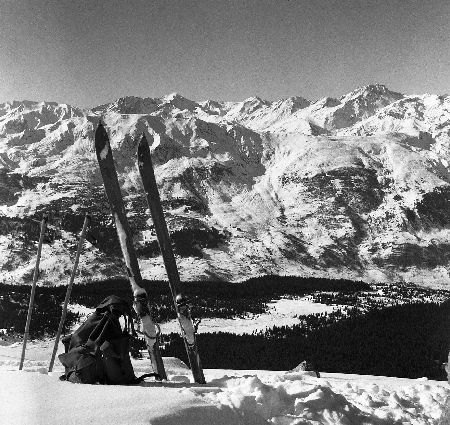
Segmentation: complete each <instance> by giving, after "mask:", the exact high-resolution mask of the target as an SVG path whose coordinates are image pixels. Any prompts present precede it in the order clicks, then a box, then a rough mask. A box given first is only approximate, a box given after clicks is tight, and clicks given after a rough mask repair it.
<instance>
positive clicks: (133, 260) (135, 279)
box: [95, 122, 167, 379]
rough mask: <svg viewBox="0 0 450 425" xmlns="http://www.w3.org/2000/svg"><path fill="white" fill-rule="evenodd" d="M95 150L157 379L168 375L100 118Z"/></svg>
mask: <svg viewBox="0 0 450 425" xmlns="http://www.w3.org/2000/svg"><path fill="white" fill-rule="evenodd" d="M95 151H96V155H97V160H98V163H99V166H100V172H101V175H102V179H103V185H104V187H105V191H106V196H107V198H108V201H109V205H110V208H111V212H112V215H113V218H114V222H115V225H116V230H117V235H118V237H119V242H120V248H121V250H122V254H123V258H124V260H125V265H126V268H127V274H128V278H129V281H130V284H131V289H132V291H133V296H134V304H133V307H134V309H135V310H136V313H137V314H138V316H139V318H140V320H141V333H142V334H143V335H144V337H145V342H146V344H147V349H148V352H149V355H150V359H151V362H152V366H153V371H154V372H155V373H156V374H157V375H158V376H159V378H160V379H167V375H166V372H165V369H164V363H163V361H162V357H161V352H160V349H159V330H157V325H156V324H155V321H154V320H153V317H152V311H151V307H150V304H149V300H148V296H147V292H146V290H145V289H144V288H143V287H142V276H141V271H140V269H139V263H138V260H137V256H136V252H135V250H134V247H133V240H132V235H131V229H130V225H129V224H128V220H127V216H126V212H125V206H124V202H123V198H122V193H121V191H120V185H119V179H118V177H117V172H116V167H115V165H114V158H113V155H112V150H111V145H110V143H109V137H108V134H107V133H106V130H105V128H104V126H103V124H102V123H101V122H99V124H98V126H97V130H96V131H95Z"/></svg>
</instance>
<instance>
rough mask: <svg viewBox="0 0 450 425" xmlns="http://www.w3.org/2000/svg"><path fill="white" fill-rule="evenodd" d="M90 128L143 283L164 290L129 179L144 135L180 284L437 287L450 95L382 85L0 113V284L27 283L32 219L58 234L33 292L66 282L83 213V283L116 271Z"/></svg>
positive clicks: (446, 199)
mask: <svg viewBox="0 0 450 425" xmlns="http://www.w3.org/2000/svg"><path fill="white" fill-rule="evenodd" d="M100 118H101V119H102V121H103V122H104V123H105V125H106V129H107V130H108V133H109V136H110V140H111V145H112V148H113V150H114V157H115V160H116V163H117V169H118V173H119V179H120V181H121V185H122V189H123V192H124V195H125V200H126V204H127V209H128V211H129V215H130V221H131V224H132V227H133V229H134V231H135V243H136V247H137V250H138V253H139V257H140V263H141V267H142V269H143V274H144V276H145V277H148V278H152V277H154V278H164V268H163V265H162V262H161V259H160V257H158V255H157V252H158V248H157V243H156V239H155V234H154V230H153V229H152V223H151V220H149V218H148V215H147V214H146V212H145V210H146V206H145V202H144V201H143V196H142V188H141V185H140V182H139V178H138V173H137V170H136V167H135V161H136V153H135V150H136V146H137V142H138V139H139V137H141V135H142V134H145V135H146V137H147V138H148V140H149V142H150V145H151V151H152V155H153V159H154V163H155V167H156V175H157V181H158V184H159V188H160V192H161V198H162V200H163V204H164V208H165V212H166V216H167V220H168V223H169V228H170V230H171V234H172V239H173V240H174V246H175V251H176V253H177V260H178V264H179V266H180V272H181V274H182V276H183V275H184V276H185V277H184V278H185V279H187V280H189V279H211V278H214V279H224V280H231V281H233V280H242V279H245V278H248V277H251V276H255V275H260V274H297V275H304V276H319V277H320V276H325V277H329V276H336V277H343V278H350V279H357V280H361V279H362V280H366V281H375V282H392V281H395V280H405V281H410V282H413V283H418V284H423V285H435V286H439V287H448V285H449V283H450V275H449V270H448V261H449V260H450V242H449V237H450V223H449V220H448V219H447V218H446V211H448V210H449V208H450V169H449V162H450V98H449V97H448V96H438V95H428V94H426V95H412V96H407V95H403V94H401V93H396V92H393V91H390V90H389V89H388V88H387V87H386V86H384V85H381V84H374V85H368V86H363V87H360V88H357V89H355V90H353V91H352V92H350V93H348V94H346V95H343V96H341V97H340V98H339V99H333V98H323V99H319V100H318V101H316V102H311V101H309V100H307V99H304V98H302V97H298V96H297V97H289V98H286V99H281V100H278V101H267V100H263V99H260V98H258V97H251V98H248V99H245V100H244V101H241V102H221V101H214V100H207V101H200V102H197V101H192V100H190V99H187V98H185V97H183V96H182V95H180V94H177V93H172V94H170V95H167V96H163V97H161V98H141V97H137V96H126V97H122V98H119V99H116V100H115V101H113V102H110V103H106V104H103V105H99V106H97V107H94V108H91V109H87V108H77V107H72V106H70V105H66V104H57V103H55V102H31V101H24V102H22V103H21V102H17V101H15V102H6V103H3V104H0V229H1V230H0V252H3V253H4V255H3V258H4V259H3V263H1V262H0V282H1V281H3V282H12V281H13V282H16V281H17V282H28V281H29V279H30V278H29V272H30V270H31V268H32V263H33V260H32V255H31V253H32V251H33V244H34V241H26V239H27V238H26V235H25V233H26V232H25V229H27V228H28V227H27V226H29V220H31V219H33V220H39V217H40V215H41V214H42V213H43V212H44V211H45V212H48V213H50V214H51V215H52V217H54V220H55V221H58V220H59V221H60V222H61V223H62V224H61V226H60V227H61V230H60V231H59V232H57V234H56V235H55V238H54V239H53V240H52V241H51V243H50V242H49V243H48V244H46V246H45V247H44V250H43V266H42V268H43V273H42V280H43V283H44V284H58V283H61V282H62V283H63V282H64V279H65V276H66V275H67V270H69V269H70V263H71V259H70V258H71V256H73V249H72V248H70V247H69V246H73V241H74V240H75V237H76V233H77V231H79V227H80V223H79V222H80V217H81V216H82V215H83V213H84V212H85V211H88V210H89V211H91V213H92V214H93V216H94V221H95V222H96V224H95V225H94V230H95V232H97V233H98V239H99V240H100V242H99V244H98V246H92V245H90V244H88V245H89V246H87V251H86V254H85V255H84V259H83V260H82V263H81V265H80V270H84V271H83V273H84V277H83V279H85V280H89V279H100V278H104V277H107V276H108V275H111V274H120V273H121V269H122V264H121V260H120V253H119V252H118V250H117V249H116V248H114V245H117V241H116V239H115V232H114V229H113V227H112V223H111V220H110V219H109V212H108V207H107V203H106V200H105V198H104V195H103V188H102V184H101V178H100V176H99V172H98V165H97V164H96V161H95V158H94V155H93V134H94V130H95V127H96V124H97V122H98V120H99V119H100ZM27 223H28V224H27ZM14 235H16V236H14ZM102 238H103V239H102ZM24 240H25V242H23V241H24ZM27 253H28V254H29V255H28V254H27ZM55 256H58V258H59V259H60V261H59V262H58V264H52V261H51V260H52V258H53V257H55ZM21 257H23V260H20V258H21ZM83 261H84V262H83ZM80 273H81V272H80Z"/></svg>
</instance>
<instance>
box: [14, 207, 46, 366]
mask: <svg viewBox="0 0 450 425" xmlns="http://www.w3.org/2000/svg"><path fill="white" fill-rule="evenodd" d="M47 220H48V216H47V214H44V215H43V217H42V221H41V234H40V236H39V243H38V250H37V257H36V265H35V267H34V275H33V284H32V286H31V295H30V304H29V305H28V313H27V323H26V325H25V333H24V335H23V346H22V356H21V358H20V365H19V370H22V368H23V361H24V359H25V350H26V348H27V340H28V335H29V332H30V322H31V315H32V313H33V306H34V295H35V293H36V282H37V280H38V278H39V262H40V260H41V252H42V243H43V242H44V235H45V229H46V227H47Z"/></svg>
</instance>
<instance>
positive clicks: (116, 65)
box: [0, 0, 450, 106]
mask: <svg viewBox="0 0 450 425" xmlns="http://www.w3.org/2000/svg"><path fill="white" fill-rule="evenodd" d="M0 5H1V8H0V102H4V101H8V100H23V99H29V100H39V101H40V100H47V101H57V102H61V103H62V102H64V103H70V104H73V105H77V106H94V105H98V104H102V103H106V102H109V101H112V100H114V99H116V98H118V97H121V96H125V95H135V96H142V97H147V96H150V97H160V96H162V95H164V94H169V93H172V92H175V91H176V92H179V93H181V94H182V95H184V96H186V97H188V98H190V99H193V100H206V99H216V100H243V99H245V98H247V97H249V96H254V95H257V96H260V97H262V98H265V99H271V100H276V99H280V98H283V97H289V96H295V95H300V96H304V97H306V98H309V99H311V100H315V99H318V98H320V97H323V96H340V95H343V94H345V93H347V92H349V91H351V90H353V89H355V88H356V87H358V86H361V85H365V84H369V83H383V84H386V85H387V86H388V87H389V88H390V89H392V90H396V91H400V92H403V93H407V94H412V93H424V92H430V93H437V94H443V93H447V92H450V89H449V85H450V67H449V65H450V29H449V25H450V1H449V0H442V1H441V0H420V1H415V0H373V1H371V0H335V1H334V0H307V1H306V0H305V1H303V0H290V1H288V0H284V1H283V0H274V1H266V0H255V1H244V0H229V1H228V0H217V1H215V0H202V1H194V0H192V1H190V0H179V1H172V0H161V1H156V0H155V1H152V0H143V1H137V0H123V1H108V0H103V1H100V0H86V1H81V0H79V1H77V0H70V1H66V0H57V1H50V0H46V1H45V0H0Z"/></svg>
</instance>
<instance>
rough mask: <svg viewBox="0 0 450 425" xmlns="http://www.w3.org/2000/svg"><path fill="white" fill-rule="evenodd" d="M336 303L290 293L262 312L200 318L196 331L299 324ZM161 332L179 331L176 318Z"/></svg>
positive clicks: (243, 330)
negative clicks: (316, 300)
mask: <svg viewBox="0 0 450 425" xmlns="http://www.w3.org/2000/svg"><path fill="white" fill-rule="evenodd" d="M335 308H337V306H329V305H326V304H320V303H315V302H313V301H311V300H309V299H308V297H292V298H281V299H279V300H273V301H272V302H270V303H268V309H267V311H266V312H265V313H263V314H254V315H246V316H244V317H236V318H233V319H221V318H214V319H202V321H201V322H200V325H199V327H198V333H211V332H228V333H232V334H237V335H242V334H251V333H252V332H254V331H264V330H266V329H269V328H272V327H274V326H292V325H296V324H299V323H300V321H301V318H299V317H297V316H306V315H308V314H318V313H325V312H331V311H333V310H334V309H335ZM161 331H162V332H163V333H170V332H178V331H179V325H178V323H177V321H176V320H171V321H169V322H166V323H163V324H161Z"/></svg>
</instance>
